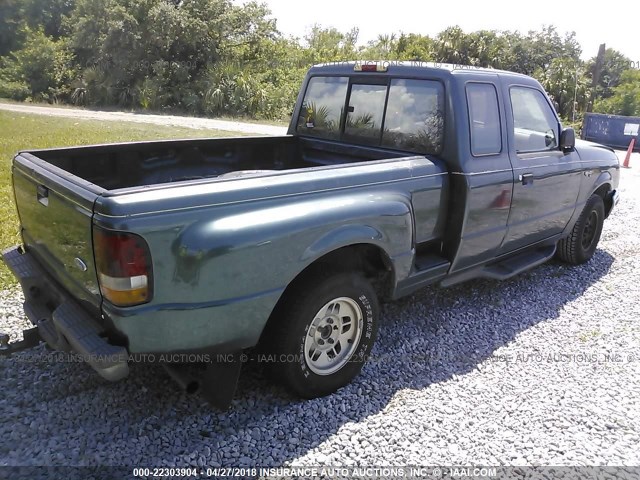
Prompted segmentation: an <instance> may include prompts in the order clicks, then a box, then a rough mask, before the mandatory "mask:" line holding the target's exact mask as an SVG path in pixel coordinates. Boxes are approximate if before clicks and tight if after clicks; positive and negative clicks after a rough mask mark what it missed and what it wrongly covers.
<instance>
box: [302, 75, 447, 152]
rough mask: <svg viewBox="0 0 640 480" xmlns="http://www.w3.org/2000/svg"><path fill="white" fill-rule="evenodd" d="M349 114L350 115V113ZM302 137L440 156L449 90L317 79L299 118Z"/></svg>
mask: <svg viewBox="0 0 640 480" xmlns="http://www.w3.org/2000/svg"><path fill="white" fill-rule="evenodd" d="M345 110H346V111H345ZM296 131H297V132H298V133H299V134H301V135H306V136H313V137H320V138H328V139H334V140H342V141H345V142H349V143H353V144H357V145H369V146H379V147H386V148H391V149H395V150H401V151H407V152H415V153H420V154H423V155H429V154H431V155H437V154H439V153H441V152H442V148H443V143H444V141H443V138H444V87H443V85H442V83H440V82H438V81H434V80H412V79H401V78H387V79H385V78H382V79H381V78H379V77H378V79H377V80H376V81H374V80H371V81H369V82H368V81H366V80H364V81H363V79H362V78H355V77H353V78H352V79H351V85H350V87H349V79H348V78H347V77H314V78H312V79H311V80H310V81H309V85H308V87H307V91H306V92H305V97H304V100H303V103H302V109H301V111H300V114H299V116H298V122H297V129H296Z"/></svg>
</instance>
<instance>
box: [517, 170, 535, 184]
mask: <svg viewBox="0 0 640 480" xmlns="http://www.w3.org/2000/svg"><path fill="white" fill-rule="evenodd" d="M519 179H520V181H521V182H522V185H525V186H526V185H533V173H523V174H522V175H520V177H519Z"/></svg>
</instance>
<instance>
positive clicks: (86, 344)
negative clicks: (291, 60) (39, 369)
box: [2, 62, 620, 405]
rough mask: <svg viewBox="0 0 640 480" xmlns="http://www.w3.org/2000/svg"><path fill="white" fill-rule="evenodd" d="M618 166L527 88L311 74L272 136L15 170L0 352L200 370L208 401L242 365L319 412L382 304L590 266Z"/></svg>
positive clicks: (488, 74) (457, 72)
mask: <svg viewBox="0 0 640 480" xmlns="http://www.w3.org/2000/svg"><path fill="white" fill-rule="evenodd" d="M619 168H620V167H619V162H618V159H617V157H616V155H615V154H614V152H613V151H612V150H611V149H609V148H607V147H603V146H601V145H597V144H593V143H588V142H584V141H581V140H576V139H575V135H574V131H573V130H572V129H570V128H563V127H562V125H561V123H560V120H559V118H558V115H557V114H556V111H555V109H554V107H553V104H552V102H551V101H550V100H549V98H548V96H547V95H546V93H545V92H544V90H543V88H542V87H541V86H540V84H539V83H538V82H537V81H535V80H534V79H532V78H530V77H527V76H524V75H519V74H515V73H510V72H504V71H497V70H491V69H475V68H467V67H465V68H459V67H456V66H452V65H434V64H423V63H420V64H417V63H413V62H409V63H407V62H405V63H391V64H390V63H380V62H365V63H358V62H351V63H346V62H345V63H344V64H331V65H319V66H316V67H313V68H311V70H310V71H309V72H308V74H307V76H306V79H305V80H304V84H303V86H302V89H301V92H300V95H299V98H298V100H297V104H296V108H295V111H294V115H293V118H292V121H291V124H290V127H289V130H288V134H287V135H285V136H278V137H256V138H222V139H203V140H177V141H154V142H139V143H126V144H114V145H96V146H88V147H77V148H60V149H48V150H39V151H23V152H20V153H19V154H18V155H17V156H16V157H15V159H14V160H13V166H12V174H13V186H14V191H15V202H16V205H17V209H18V214H19V217H20V223H21V233H22V240H23V243H22V245H20V246H17V247H15V248H12V249H10V250H8V251H6V252H4V254H3V257H4V261H5V262H6V263H7V265H8V266H9V267H10V268H11V269H12V271H13V272H14V273H15V275H16V277H17V278H18V280H19V281H20V283H21V285H22V288H23V290H24V294H25V299H26V301H25V304H24V310H25V312H26V315H27V316H28V318H29V319H30V320H31V322H32V323H33V324H34V328H32V329H30V330H27V331H25V336H24V340H22V341H21V342H17V343H14V344H8V338H7V337H6V336H4V337H3V338H4V341H3V344H2V346H3V348H4V351H5V353H11V352H14V351H17V350H19V349H22V348H27V347H30V346H32V345H34V344H35V343H37V342H39V341H40V340H42V341H44V342H46V343H47V344H48V345H49V346H50V347H51V348H54V349H56V350H62V351H68V352H75V353H76V354H80V355H82V356H83V357H84V358H86V361H87V362H88V363H89V364H90V365H91V366H92V367H93V368H94V369H95V370H96V371H97V372H98V373H99V374H100V375H102V376H103V377H104V378H106V379H107V380H111V381H116V380H119V379H122V378H123V377H125V376H127V375H128V373H129V364H130V362H131V361H132V358H134V359H135V358H138V357H136V355H138V356H139V355H143V354H144V355H148V356H149V358H156V359H158V358H161V359H162V358H164V359H167V358H169V359H177V360H178V363H179V361H180V359H187V360H189V359H195V360H202V359H203V358H207V359H209V360H208V361H209V363H208V364H207V366H206V367H205V368H202V369H201V370H204V372H203V374H202V376H201V378H200V382H201V383H200V385H201V387H202V389H203V391H204V392H205V394H206V395H208V398H209V399H211V401H212V403H215V404H218V405H228V403H229V402H230V400H231V395H232V394H233V391H234V388H235V383H236V381H237V378H238V375H239V373H240V366H241V365H242V362H243V360H245V359H246V358H251V357H248V356H247V355H246V353H245V352H262V353H263V355H262V356H261V357H260V358H263V359H267V360H268V361H266V362H265V363H267V371H271V372H273V373H275V375H273V376H274V377H275V378H276V379H277V380H278V381H280V382H281V383H283V384H284V385H285V386H286V387H287V388H288V389H289V390H290V391H292V392H293V393H295V394H297V395H299V396H302V397H307V398H311V397H316V396H321V395H327V394H329V393H331V392H334V391H335V390H336V389H338V388H340V387H341V386H343V385H345V384H347V383H348V382H350V381H351V380H352V379H353V378H354V377H355V376H356V375H357V374H358V373H359V371H360V370H361V368H362V366H363V363H364V361H365V359H366V358H367V356H368V353H369V352H370V350H371V348H372V345H373V343H374V341H375V338H376V332H377V328H378V317H379V302H380V301H389V300H393V299H397V298H399V297H402V296H404V295H408V294H411V293H412V292H414V291H416V290H417V289H419V288H420V287H423V286H426V285H429V284H434V283H437V284H440V285H442V286H448V285H452V284H455V283H458V282H462V281H467V280H470V279H473V278H479V277H484V278H492V279H498V280H502V279H507V278H509V277H512V276H513V275H516V274H518V273H520V272H522V271H524V270H526V269H529V268H532V267H534V266H536V265H539V264H541V263H543V262H545V261H547V260H549V259H551V258H552V257H554V256H557V257H559V258H560V259H561V260H564V261H566V262H568V263H570V264H580V263H583V262H586V261H588V260H589V259H590V258H591V256H592V255H593V254H594V251H595V249H596V246H597V244H598V241H599V239H600V234H601V231H602V228H603V222H604V220H605V218H606V217H607V216H608V215H609V214H610V213H611V211H612V209H613V208H614V206H615V205H616V203H617V201H618V194H617V192H616V189H617V186H618V181H619ZM163 354H166V355H167V356H164V355H163ZM252 355H253V353H252ZM165 363H166V366H167V369H168V371H169V372H170V373H171V374H172V376H173V377H174V378H175V379H176V380H178V381H179V382H180V383H181V384H182V385H183V386H185V387H187V388H189V389H194V388H195V386H194V383H193V382H192V381H191V380H190V379H191V378H192V377H190V375H192V374H191V373H189V374H187V373H185V372H186V370H185V369H184V368H183V367H182V366H180V365H178V364H177V363H176V362H172V361H169V362H165ZM193 369H194V367H193V366H191V367H189V369H188V370H193Z"/></svg>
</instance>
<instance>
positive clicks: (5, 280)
mask: <svg viewBox="0 0 640 480" xmlns="http://www.w3.org/2000/svg"><path fill="white" fill-rule="evenodd" d="M238 135H240V134H238V133H232V132H224V131H220V130H195V129H190V128H181V127H162V126H157V125H147V124H142V123H133V122H110V121H109V122H100V121H96V120H77V119H72V118H58V117H47V116H43V115H30V114H24V113H13V112H3V111H0V222H1V223H0V224H1V227H2V228H0V248H1V249H3V250H4V249H5V248H7V247H10V246H12V245H16V244H18V243H20V235H19V222H18V217H17V214H16V207H15V204H14V202H13V189H12V187H11V160H12V159H13V157H14V155H15V154H16V152H18V151H19V150H33V149H37V148H52V147H69V146H73V145H90V144H95V143H110V142H127V141H138V140H162V139H171V138H207V137H209V138H210V137H229V136H238ZM15 284H16V280H15V278H14V277H13V275H12V274H11V272H9V270H8V269H7V267H6V266H5V265H4V263H1V262H0V289H6V288H10V287H12V286H14V285H15Z"/></svg>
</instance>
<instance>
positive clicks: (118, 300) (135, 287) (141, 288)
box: [93, 226, 153, 307]
mask: <svg viewBox="0 0 640 480" xmlns="http://www.w3.org/2000/svg"><path fill="white" fill-rule="evenodd" d="M93 246H94V252H95V256H96V269H97V271H98V272H97V273H98V281H99V283H100V291H101V292H102V295H103V296H104V297H105V298H106V299H107V300H109V301H110V302H111V303H113V304H114V305H117V306H119V307H130V306H132V305H139V304H141V303H146V302H148V301H150V300H151V293H152V291H153V289H152V281H153V275H152V274H153V272H152V267H151V255H150V254H149V246H148V245H147V242H145V241H144V239H143V238H142V237H140V236H139V235H134V234H133V233H126V232H113V231H110V230H105V229H103V228H100V227H96V226H94V228H93Z"/></svg>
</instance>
